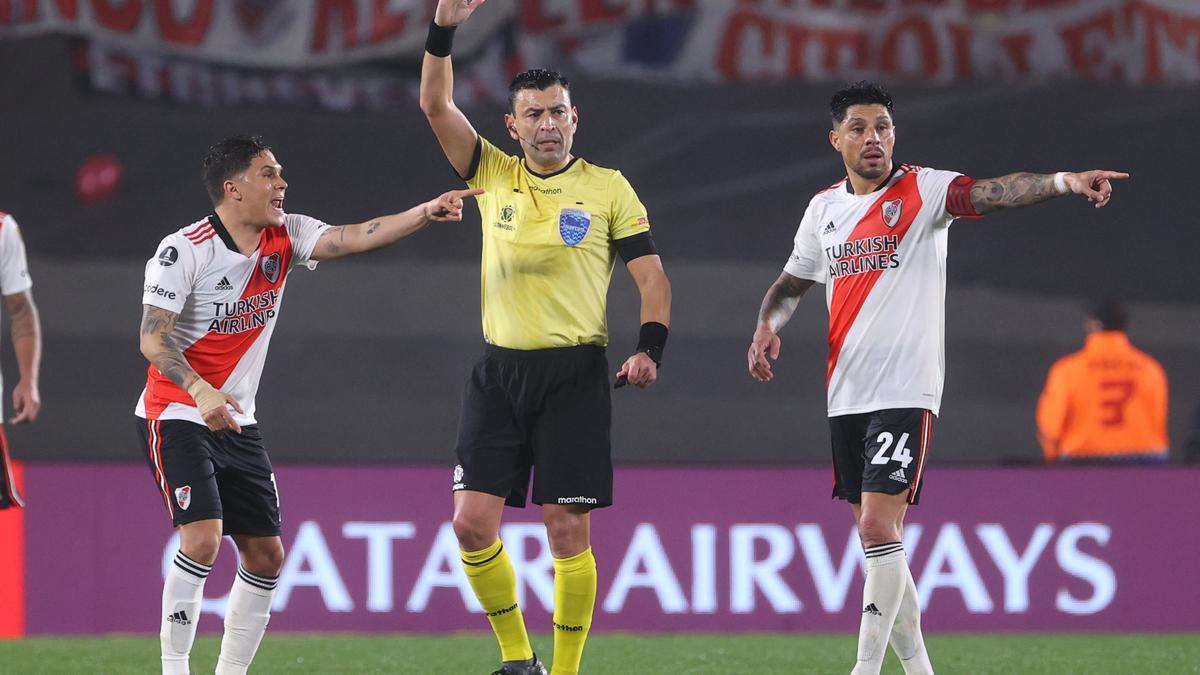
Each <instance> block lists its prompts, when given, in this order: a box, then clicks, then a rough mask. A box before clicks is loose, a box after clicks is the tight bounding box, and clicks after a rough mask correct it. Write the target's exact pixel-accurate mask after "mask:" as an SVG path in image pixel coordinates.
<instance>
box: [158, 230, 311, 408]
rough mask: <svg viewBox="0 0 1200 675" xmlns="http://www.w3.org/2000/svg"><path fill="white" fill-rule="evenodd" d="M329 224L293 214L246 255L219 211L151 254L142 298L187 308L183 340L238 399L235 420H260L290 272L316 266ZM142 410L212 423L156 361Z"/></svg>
mask: <svg viewBox="0 0 1200 675" xmlns="http://www.w3.org/2000/svg"><path fill="white" fill-rule="evenodd" d="M328 229H329V225H327V224H325V223H323V222H321V221H319V220H317V219H315V218H310V217H308V216H302V215H297V214H287V216H285V217H284V224H283V225H281V226H278V227H268V228H266V229H264V230H263V233H262V239H261V241H260V243H259V246H258V249H257V250H255V251H254V252H253V253H252V254H251V255H249V256H246V255H242V253H241V252H240V251H239V250H238V249H237V245H236V244H235V243H234V241H233V238H232V237H231V236H230V234H229V230H227V229H226V228H225V225H224V224H223V223H222V222H221V219H220V217H219V216H217V215H216V214H215V213H214V214H210V215H208V216H207V217H205V218H203V219H201V220H199V221H197V222H195V223H192V224H191V225H188V226H187V227H185V228H182V229H180V230H178V231H176V232H174V233H172V234H170V235H167V236H166V237H165V238H163V240H162V242H161V243H160V244H159V245H158V251H157V253H155V255H154V256H153V257H152V258H150V260H148V261H146V276H145V285H144V286H143V287H142V304H143V305H151V306H154V307H159V308H162V309H165V310H168V311H170V312H173V313H175V314H178V315H179V317H178V318H177V319H176V320H175V331H174V333H173V336H174V339H175V343H176V344H177V345H178V346H179V348H180V349H181V350H182V352H183V355H184V357H185V358H186V359H187V362H188V363H189V364H190V365H191V366H192V368H193V369H195V371H196V373H197V374H198V375H200V377H201V378H203V379H204V380H205V381H207V382H208V383H209V384H211V385H212V386H214V387H216V388H217V389H220V390H221V391H224V392H225V393H227V394H229V395H230V396H232V397H233V398H234V399H236V400H237V401H238V403H239V404H240V407H241V411H237V410H234V411H233V419H234V421H235V422H237V423H238V424H239V425H241V426H243V427H244V426H247V425H251V424H254V423H255V418H254V410H255V402H254V396H255V393H256V392H257V391H258V383H259V380H260V379H261V377H262V369H263V363H264V362H265V361H266V358H267V346H268V344H269V343H270V341H271V334H272V332H273V331H274V330H275V322H276V320H277V319H278V316H279V311H280V308H281V305H282V302H283V289H284V285H285V283H286V281H287V276H288V272H289V271H290V270H291V269H293V268H295V267H307V268H309V269H314V268H315V267H316V265H317V263H316V261H315V260H311V259H310V258H309V256H311V255H312V251H313V248H314V247H315V246H316V243H317V240H318V239H319V238H320V236H321V235H322V234H324V233H325V231H326V230H328ZM135 414H136V415H137V416H138V417H143V418H145V419H147V420H187V421H189V422H193V423H195V424H200V425H203V424H204V423H205V422H204V418H203V417H201V415H200V411H199V410H197V408H196V406H195V405H193V401H192V399H191V397H190V396H188V393H187V392H186V391H184V390H183V389H181V388H180V387H179V385H177V384H175V383H174V382H172V381H171V380H170V379H168V378H167V377H166V376H165V375H163V373H162V371H160V370H159V369H158V368H157V367H155V366H154V365H153V364H151V365H150V367H149V370H148V373H147V377H146V388H145V389H144V390H143V391H142V395H141V396H140V397H139V398H138V402H137V409H136V410H135Z"/></svg>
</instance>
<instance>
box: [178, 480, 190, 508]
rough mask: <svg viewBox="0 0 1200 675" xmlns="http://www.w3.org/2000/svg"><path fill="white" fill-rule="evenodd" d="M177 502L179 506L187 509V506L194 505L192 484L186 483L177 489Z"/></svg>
mask: <svg viewBox="0 0 1200 675" xmlns="http://www.w3.org/2000/svg"><path fill="white" fill-rule="evenodd" d="M175 503H176V504H178V505H179V508H180V509H182V510H184V511H187V507H189V506H191V505H192V486H190V485H184V486H183V487H181V488H176V489H175Z"/></svg>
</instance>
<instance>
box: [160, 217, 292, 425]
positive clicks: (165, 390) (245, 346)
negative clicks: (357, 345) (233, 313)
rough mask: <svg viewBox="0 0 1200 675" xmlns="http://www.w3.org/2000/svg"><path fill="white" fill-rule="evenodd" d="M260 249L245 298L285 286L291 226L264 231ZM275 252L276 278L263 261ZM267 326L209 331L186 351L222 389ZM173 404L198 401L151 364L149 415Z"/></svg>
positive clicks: (190, 361) (201, 371) (195, 365)
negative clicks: (235, 331)
mask: <svg viewBox="0 0 1200 675" xmlns="http://www.w3.org/2000/svg"><path fill="white" fill-rule="evenodd" d="M258 250H259V254H258V260H257V261H256V263H255V266H254V271H253V272H252V273H251V274H250V281H249V282H248V283H247V284H246V288H245V289H244V290H243V291H242V295H241V298H240V299H242V300H245V299H247V298H251V297H254V296H256V295H259V294H261V293H265V292H266V291H269V290H272V289H274V290H279V289H281V288H283V281H284V279H285V278H286V277H287V272H288V269H289V268H290V266H291V264H292V242H291V239H289V238H288V233H287V227H286V226H283V225H280V226H278V227H271V228H267V229H266V230H264V231H263V235H262V240H261V241H260V243H259V247H258ZM272 254H278V258H279V259H278V265H279V267H278V271H277V273H276V275H275V280H274V281H271V279H269V278H268V277H267V274H266V272H265V271H264V270H263V261H264V260H266V259H267V258H269V257H270V256H271V255H272ZM275 311H276V312H278V311H279V306H278V305H276V306H275ZM215 318H225V317H215ZM265 328H266V324H265V322H264V324H263V325H261V326H256V327H255V328H252V329H250V330H247V331H244V332H241V333H209V334H207V335H205V336H204V337H202V338H200V339H199V340H197V341H196V342H195V344H193V345H192V346H191V347H188V348H187V349H186V350H184V352H183V355H184V357H185V358H187V362H188V364H189V365H190V366H191V367H192V368H193V369H194V370H195V371H196V373H197V374H199V375H200V377H202V378H204V380H205V381H206V382H208V383H209V384H211V385H212V386H214V387H216V388H217V389H220V388H221V387H222V386H224V385H225V381H226V380H228V379H229V374H230V373H232V372H233V369H234V368H236V367H237V364H238V362H239V361H241V360H242V357H243V356H245V354H246V352H247V351H248V350H249V349H250V347H251V346H252V345H253V344H254V341H255V340H257V339H258V336H259V335H261V334H262V332H263V330H264V329H265ZM171 403H183V404H184V405H195V404H196V403H195V401H193V400H192V397H191V396H188V393H187V392H186V391H184V390H182V389H180V388H179V386H178V385H176V384H175V383H174V382H172V381H171V380H169V379H167V377H166V376H165V375H163V374H162V372H161V371H159V369H158V368H157V367H155V366H150V370H149V372H148V374H147V377H146V400H145V405H146V416H147V417H148V418H150V419H152V420H153V419H157V418H158V416H159V415H161V414H162V411H163V410H165V409H166V407H167V406H168V405H169V404H171ZM238 403H242V401H238Z"/></svg>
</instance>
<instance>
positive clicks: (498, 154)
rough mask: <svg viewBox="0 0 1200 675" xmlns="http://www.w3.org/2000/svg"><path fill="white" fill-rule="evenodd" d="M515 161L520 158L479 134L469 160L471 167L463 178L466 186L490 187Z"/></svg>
mask: <svg viewBox="0 0 1200 675" xmlns="http://www.w3.org/2000/svg"><path fill="white" fill-rule="evenodd" d="M517 161H520V160H518V159H517V158H516V157H513V156H512V155H509V154H506V153H505V152H504V151H503V150H501V149H500V148H497V147H496V146H494V145H492V143H491V142H490V141H488V140H487V139H486V138H484V137H483V136H480V137H479V143H478V144H477V145H476V146H475V158H474V159H473V160H472V161H471V168H470V169H469V170H468V171H467V176H466V177H465V178H464V179H463V180H465V181H466V182H467V186H468V187H471V188H483V189H484V190H487V189H490V188H491V187H492V185H494V184H495V182H496V180H497V179H499V178H500V177H501V176H502V175H503V174H504V171H505V170H506V169H508V168H509V167H511V166H512V164H513V163H514V162H517Z"/></svg>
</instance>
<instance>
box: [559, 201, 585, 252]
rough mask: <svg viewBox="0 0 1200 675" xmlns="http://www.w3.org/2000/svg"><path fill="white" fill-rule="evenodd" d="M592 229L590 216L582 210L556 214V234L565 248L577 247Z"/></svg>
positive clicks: (568, 210)
mask: <svg viewBox="0 0 1200 675" xmlns="http://www.w3.org/2000/svg"><path fill="white" fill-rule="evenodd" d="M591 227H592V214H590V213H588V212H587V211H584V210H582V209H563V210H562V211H559V212H558V234H559V235H560V236H561V237H562V240H563V242H564V243H565V244H566V245H567V246H578V245H579V242H581V241H583V239H584V237H586V236H587V233H588V230H589V229H590V228H591Z"/></svg>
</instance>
